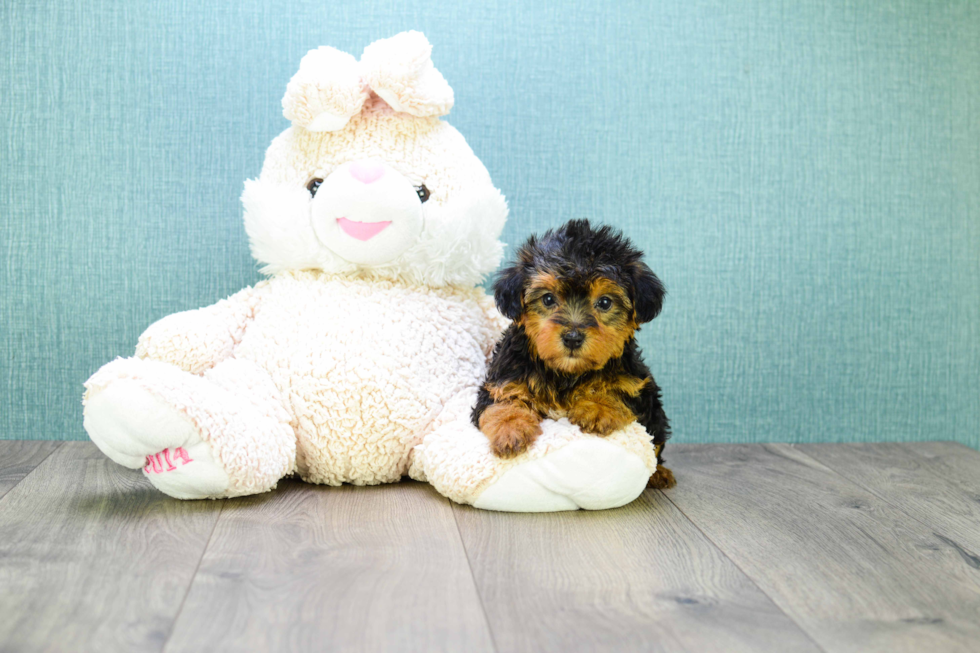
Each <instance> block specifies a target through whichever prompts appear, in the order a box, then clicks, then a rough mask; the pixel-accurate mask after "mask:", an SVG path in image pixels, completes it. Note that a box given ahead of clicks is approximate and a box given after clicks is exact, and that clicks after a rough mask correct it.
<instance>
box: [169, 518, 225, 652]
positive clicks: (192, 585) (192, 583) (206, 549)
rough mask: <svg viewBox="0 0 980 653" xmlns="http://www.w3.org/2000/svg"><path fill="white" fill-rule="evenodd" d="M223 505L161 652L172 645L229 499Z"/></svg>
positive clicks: (212, 526)
mask: <svg viewBox="0 0 980 653" xmlns="http://www.w3.org/2000/svg"><path fill="white" fill-rule="evenodd" d="M220 501H221V502H222V503H221V507H220V508H218V516H217V517H215V518H214V524H212V525H211V532H210V533H208V540H207V542H205V543H204V549H203V550H202V551H201V557H200V558H199V559H198V561H197V565H196V566H195V567H194V573H193V574H191V580H190V582H189V583H187V590H185V591H184V596H183V597H182V598H181V599H180V606H179V607H178V608H177V612H176V613H175V614H174V620H173V622H172V623H171V624H170V633H169V634H168V635H167V639H166V641H164V643H163V646H162V647H160V653H165V651H166V650H167V647H168V646H170V638H171V637H173V636H174V630H175V629H176V628H177V621H178V620H180V615H181V613H183V612H184V604H185V603H187V597H188V596H189V595H190V593H191V588H193V587H194V581H195V580H197V572H198V571H200V569H201V563H202V562H204V556H205V555H207V553H208V548H209V547H210V546H211V538H212V537H214V531H215V530H217V528H218V522H219V521H220V520H221V515H222V514H223V513H224V511H225V505H227V503H226V502H227V501H228V500H227V499H220Z"/></svg>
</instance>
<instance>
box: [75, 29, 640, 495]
mask: <svg viewBox="0 0 980 653" xmlns="http://www.w3.org/2000/svg"><path fill="white" fill-rule="evenodd" d="M430 53H431V46H430V45H429V43H428V41H426V39H425V37H424V36H423V35H422V34H420V33H418V32H405V33H402V34H399V35H397V36H395V37H393V38H390V39H385V40H382V41H378V42H376V43H374V44H372V45H370V46H368V47H367V48H366V49H365V50H364V53H363V55H362V57H361V60H360V61H356V60H355V59H354V57H352V56H351V55H349V54H345V53H343V52H339V51H338V50H335V49H333V48H327V47H324V48H319V49H317V50H313V51H311V52H310V53H308V54H307V55H306V56H305V57H304V58H303V60H302V62H301V64H300V69H299V72H298V73H297V74H296V76H295V77H293V79H292V80H291V81H290V83H289V85H288V87H287V90H286V95H285V97H284V98H283V108H284V115H285V116H286V118H288V119H289V120H291V121H292V127H291V128H289V129H287V130H286V131H285V132H283V133H282V134H280V135H279V136H278V137H277V138H276V139H275V140H274V141H273V142H272V145H271V146H270V147H269V149H268V151H267V153H266V157H265V163H264V165H263V167H262V173H261V175H260V176H259V178H258V179H257V180H250V181H248V182H246V183H245V192H244V194H243V195H242V202H243V204H244V207H245V228H246V230H247V232H248V235H249V239H250V242H251V248H252V253H253V255H254V256H255V258H256V259H257V260H259V261H261V262H262V263H263V264H264V267H263V271H264V272H266V273H268V274H269V275H271V277H270V278H269V279H268V280H266V281H262V282H261V283H258V284H256V285H255V286H254V287H251V288H246V289H244V290H242V291H240V292H238V293H236V294H235V295H233V296H231V297H229V298H228V299H225V300H223V301H220V302H218V303H217V304H215V305H213V306H209V307H207V308H202V309H199V310H194V311H187V312H184V313H177V314H175V315H170V316H168V317H166V318H164V319H162V320H160V321H158V322H157V323H155V324H153V325H152V326H151V327H150V328H149V329H147V331H146V332H145V333H144V334H143V335H142V336H141V337H140V339H139V344H138V345H137V348H136V356H135V357H133V358H126V359H117V360H115V361H113V362H111V363H109V364H107V365H105V366H103V367H102V368H101V369H100V370H99V371H98V372H96V373H95V374H94V375H93V376H92V377H91V378H90V379H89V380H88V381H87V383H86V388H87V391H86V393H85V400H84V401H85V428H86V430H87V431H88V433H89V435H90V436H91V438H92V440H93V441H94V442H95V443H96V444H97V445H98V446H99V448H100V449H101V450H102V451H103V452H104V453H105V454H106V455H107V456H109V457H110V458H111V459H112V460H114V461H116V462H117V463H119V464H121V465H124V466H126V467H130V468H133V469H137V468H143V473H144V474H145V476H146V478H147V479H149V481H150V483H152V484H153V485H154V486H155V487H157V488H158V489H159V490H160V491H162V492H164V493H166V494H168V495H170V496H173V497H177V498H179V499H197V498H206V497H211V498H220V497H234V496H241V495H248V494H256V493H259V492H267V491H269V490H271V489H273V488H275V487H276V483H277V482H278V481H279V479H281V478H283V477H284V476H287V475H290V474H293V473H295V474H298V475H299V477H300V478H302V479H304V480H306V481H309V482H311V483H323V484H327V485H339V484H341V483H353V484H355V485H373V484H378V483H391V482H395V481H398V480H399V479H401V478H402V477H403V476H404V475H406V474H410V475H411V476H412V477H413V478H415V479H418V480H423V481H428V482H429V483H431V484H432V485H433V486H434V487H435V488H436V489H437V490H438V491H439V492H441V493H442V494H443V495H445V496H447V497H449V498H450V499H453V500H454V501H457V502H461V503H469V504H472V505H474V506H477V507H480V508H487V509H493V510H513V511H548V510H569V509H575V508H578V507H583V508H592V509H596V508H609V507H614V506H619V505H623V504H625V503H628V502H630V501H632V500H633V499H635V498H636V497H637V496H638V495H639V494H640V492H642V491H643V488H644V487H645V485H646V482H647V479H648V478H649V476H650V475H651V473H652V472H653V471H655V470H656V458H655V456H654V453H653V449H652V447H651V446H650V442H649V436H648V435H647V434H646V432H645V431H644V430H643V428H642V427H640V426H639V425H636V424H633V425H631V426H630V427H627V428H626V429H623V430H621V431H619V432H617V433H614V434H612V435H610V436H608V437H606V438H599V437H597V436H594V435H589V434H583V433H581V432H580V431H579V429H578V428H577V427H575V426H573V425H571V424H570V423H569V422H568V421H567V420H564V419H563V420H560V421H557V422H555V421H546V422H545V423H544V424H543V430H544V433H543V435H542V436H541V437H540V438H539V439H538V440H537V442H536V443H535V445H534V446H533V447H532V448H531V449H530V450H529V451H528V452H526V453H525V454H523V455H521V456H519V457H517V458H514V459H508V460H502V459H499V458H496V457H495V456H494V455H493V454H492V453H491V452H490V448H489V445H488V441H487V439H486V438H485V437H484V436H483V434H481V433H480V432H479V431H478V430H477V429H476V428H475V427H474V426H473V425H472V424H471V423H470V410H471V408H472V406H473V404H474V398H475V394H476V389H477V387H478V385H479V384H480V383H481V382H482V380H483V376H484V373H485V369H486V362H487V358H488V356H489V355H490V353H491V350H492V348H493V345H494V342H495V340H496V338H497V337H498V335H499V334H500V332H501V330H502V329H503V327H504V326H505V321H504V320H503V318H502V317H501V316H500V315H499V314H498V313H497V311H496V309H495V308H494V306H493V301H492V299H491V298H489V297H487V296H486V295H485V294H484V292H483V291H482V289H480V288H478V287H476V284H477V283H480V282H481V280H482V279H483V278H484V277H485V276H486V275H487V274H489V273H491V272H492V271H493V270H494V269H496V267H497V266H498V264H499V262H500V259H501V254H502V245H501V243H500V242H499V241H498V240H497V239H498V237H499V235H500V232H501V230H502V229H503V226H504V221H505V220H506V216H507V205H506V202H505V201H504V198H503V196H502V195H501V194H500V192H499V191H498V190H497V189H496V188H494V186H493V183H492V182H491V180H490V176H489V174H488V173H487V171H486V169H485V168H484V166H483V165H482V164H481V163H480V161H479V160H478V159H477V158H476V156H475V155H474V154H473V152H472V150H470V148H469V147H468V146H467V144H466V142H465V141H464V140H463V137H462V136H461V135H460V134H459V132H457V131H456V130H455V129H453V128H452V127H451V126H449V124H447V123H445V122H443V121H441V120H440V119H439V117H440V116H443V115H445V114H446V113H448V111H449V109H450V108H451V106H452V104H453V93H452V90H451V89H450V88H449V85H448V84H447V83H446V80H445V79H444V78H443V77H442V75H441V74H439V72H438V71H437V70H436V69H435V68H433V66H432V61H431V58H430Z"/></svg>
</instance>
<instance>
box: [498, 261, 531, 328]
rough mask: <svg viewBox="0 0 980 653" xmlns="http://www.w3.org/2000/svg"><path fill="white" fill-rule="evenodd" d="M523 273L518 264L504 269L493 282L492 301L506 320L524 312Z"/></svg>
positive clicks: (514, 318)
mask: <svg viewBox="0 0 980 653" xmlns="http://www.w3.org/2000/svg"><path fill="white" fill-rule="evenodd" d="M523 297H524V271H523V269H522V266H521V264H520V263H515V264H514V265H511V266H510V267H507V268H504V269H503V270H501V271H500V274H498V275H497V279H496V280H495V281H494V282H493V300H494V302H496V304H497V310H498V311H500V312H501V313H502V314H503V315H504V317H506V318H507V319H508V320H516V319H517V318H518V317H519V316H520V314H521V313H523V312H524V299H523Z"/></svg>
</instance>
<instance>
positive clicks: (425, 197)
mask: <svg viewBox="0 0 980 653" xmlns="http://www.w3.org/2000/svg"><path fill="white" fill-rule="evenodd" d="M415 192H416V193H418V194H419V200H420V201H421V202H422V203H423V204H425V203H426V202H428V201H429V195H431V193H430V192H429V189H428V188H426V187H425V184H422V185H421V186H416V187H415Z"/></svg>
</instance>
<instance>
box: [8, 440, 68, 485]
mask: <svg viewBox="0 0 980 653" xmlns="http://www.w3.org/2000/svg"><path fill="white" fill-rule="evenodd" d="M59 446H61V443H60V442H52V441H51V440H0V498H3V495H5V494H6V493H7V492H9V491H10V490H11V488H13V487H14V486H15V485H17V484H18V483H20V481H21V479H23V478H24V477H25V476H27V475H28V474H30V473H31V471H32V470H33V469H34V468H35V467H37V466H38V465H39V464H41V461H43V460H44V459H45V458H47V457H48V456H50V455H51V453H52V452H53V451H54V450H55V449H57V448H58V447H59Z"/></svg>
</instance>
